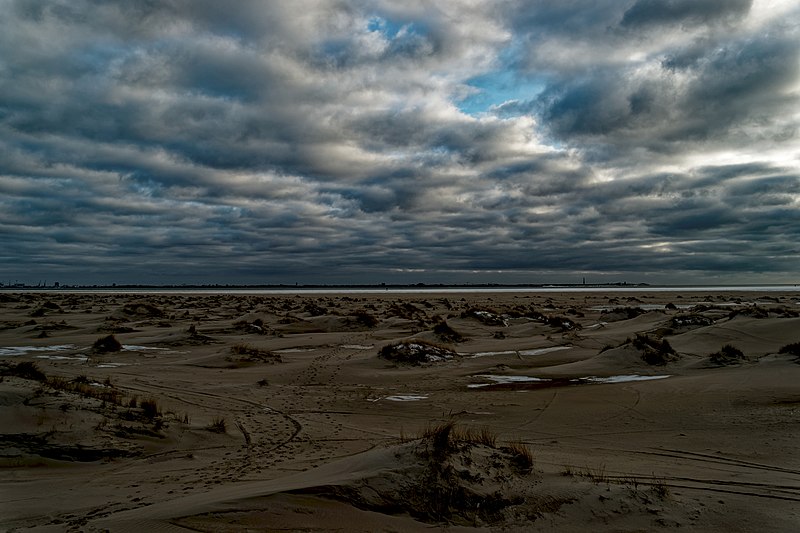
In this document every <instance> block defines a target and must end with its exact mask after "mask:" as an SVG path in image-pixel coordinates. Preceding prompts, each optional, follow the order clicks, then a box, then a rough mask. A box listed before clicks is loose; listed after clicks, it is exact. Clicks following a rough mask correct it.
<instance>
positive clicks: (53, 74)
mask: <svg viewBox="0 0 800 533" xmlns="http://www.w3.org/2000/svg"><path fill="white" fill-rule="evenodd" d="M799 52H800V4H797V2H795V1H790V0H786V1H782V0H752V1H750V0H719V1H717V0H559V1H558V2H553V1H550V0H540V1H536V0H532V1H521V0H493V1H489V0H486V1H483V0H462V1H440V2H433V1H430V2H428V1H418V0H404V1H403V2H397V1H390V0H385V1H384V0H373V1H367V0H325V1H322V0H319V1H315V0H293V1H291V2H283V1H248V0H240V1H237V2H219V1H218V0H165V1H160V2H157V1H149V0H148V1H145V0H140V1H136V0H118V1H107V0H103V1H100V0H51V1H42V0H19V1H15V0H0V282H2V283H8V282H16V281H19V282H25V283H32V284H36V283H38V282H45V281H46V282H47V283H48V284H52V283H53V282H55V281H58V282H60V283H61V284H62V285H63V284H111V283H118V284H122V283H142V284H176V283H209V284H216V283H219V284H260V283H283V284H295V283H301V284H305V283H327V284H338V283H382V282H383V283H556V282H564V283H566V282H572V283H576V282H577V283H580V282H581V281H582V280H583V279H584V278H585V279H586V280H587V282H617V281H626V282H629V283H634V282H635V283H639V282H643V283H654V284H658V283H669V284H684V283H692V284H702V283H723V284H724V283H797V282H800V262H799V261H798V257H799V256H800V253H799V252H800V130H799V129H798V128H799V126H800V53H799Z"/></svg>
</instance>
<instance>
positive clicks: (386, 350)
mask: <svg viewBox="0 0 800 533" xmlns="http://www.w3.org/2000/svg"><path fill="white" fill-rule="evenodd" d="M457 356H458V354H457V353H456V352H454V351H453V350H451V349H449V348H445V347H444V346H437V345H435V344H431V343H429V342H426V341H422V340H411V341H401V342H398V343H394V344H388V345H386V346H384V347H383V348H381V351H380V353H378V357H381V358H383V359H386V360H388V361H391V362H393V363H398V364H402V365H423V364H426V363H439V362H442V361H447V360H450V359H453V358H454V357H457Z"/></svg>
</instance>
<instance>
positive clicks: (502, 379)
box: [467, 374, 671, 389]
mask: <svg viewBox="0 0 800 533" xmlns="http://www.w3.org/2000/svg"><path fill="white" fill-rule="evenodd" d="M475 377H476V378H483V379H488V380H490V381H492V383H471V384H469V385H467V388H469V389H479V388H482V387H490V386H492V385H510V384H514V383H551V384H552V385H589V384H607V383H630V382H634V381H652V380H656V379H665V378H668V377H671V376H670V375H657V376H640V375H638V374H632V375H619V376H608V377H597V376H589V377H584V378H572V379H557V380H553V379H547V378H535V377H532V376H497V375H492V374H482V375H478V376H475Z"/></svg>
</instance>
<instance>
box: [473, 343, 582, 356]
mask: <svg viewBox="0 0 800 533" xmlns="http://www.w3.org/2000/svg"><path fill="white" fill-rule="evenodd" d="M570 348H572V346H551V347H549V348H536V349H533V350H505V351H502V352H475V353H472V354H468V353H465V354H461V355H463V356H464V357H470V358H475V357H491V356H497V355H517V354H519V355H542V354H546V353H550V352H557V351H560V350H569V349H570Z"/></svg>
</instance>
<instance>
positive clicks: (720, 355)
mask: <svg viewBox="0 0 800 533" xmlns="http://www.w3.org/2000/svg"><path fill="white" fill-rule="evenodd" d="M709 359H710V360H711V362H712V363H714V364H716V365H730V364H735V363H739V362H741V361H742V360H743V359H744V354H743V353H742V351H741V350H740V349H738V348H736V347H735V346H731V345H730V344H726V345H725V346H723V347H722V348H720V350H719V351H718V352H716V353H712V354H711V355H710V356H709Z"/></svg>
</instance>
